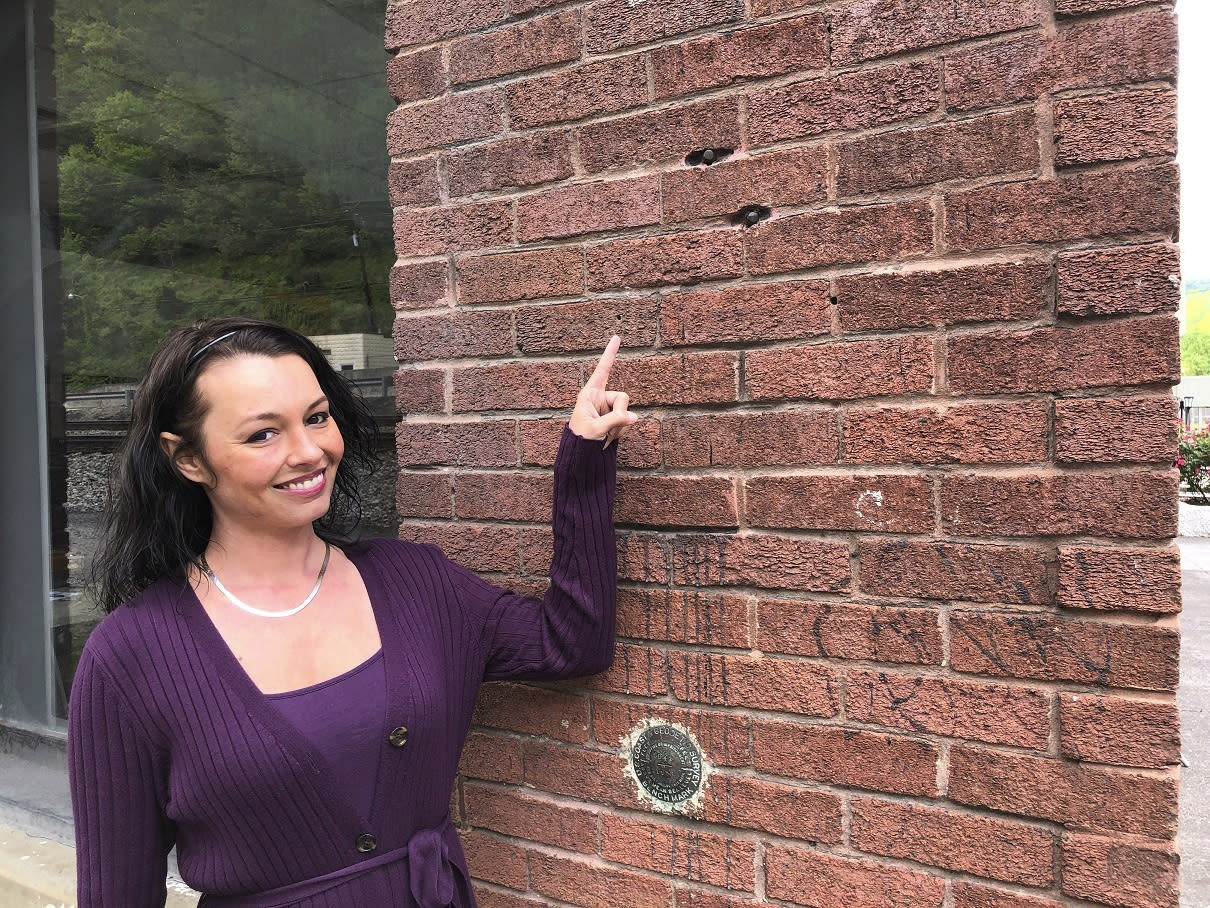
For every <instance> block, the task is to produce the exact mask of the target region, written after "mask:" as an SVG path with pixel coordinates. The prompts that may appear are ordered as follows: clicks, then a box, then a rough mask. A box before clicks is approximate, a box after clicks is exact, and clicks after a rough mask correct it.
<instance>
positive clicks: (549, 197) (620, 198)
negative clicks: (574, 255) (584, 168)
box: [517, 176, 660, 243]
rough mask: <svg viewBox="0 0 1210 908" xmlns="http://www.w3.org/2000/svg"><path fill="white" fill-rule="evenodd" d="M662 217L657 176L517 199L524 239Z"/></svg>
mask: <svg viewBox="0 0 1210 908" xmlns="http://www.w3.org/2000/svg"><path fill="white" fill-rule="evenodd" d="M659 221H660V189H659V177H656V176H644V177H638V178H636V179H632V180H608V181H600V182H596V183H581V184H577V185H574V186H561V187H559V188H557V189H548V190H546V191H545V192H539V193H535V194H533V195H527V196H523V197H522V198H521V199H520V200H519V201H518V202H517V237H518V239H519V240H520V241H521V242H523V243H527V242H532V241H534V240H543V239H561V238H563V237H568V236H575V235H577V234H581V233H599V232H601V231H606V230H622V229H625V228H627V227H642V226H644V225H646V224H658V223H659Z"/></svg>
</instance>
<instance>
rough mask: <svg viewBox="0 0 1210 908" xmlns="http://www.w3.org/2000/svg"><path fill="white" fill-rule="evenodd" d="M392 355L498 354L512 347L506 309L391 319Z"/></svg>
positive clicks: (423, 357) (415, 357) (409, 357)
mask: <svg viewBox="0 0 1210 908" xmlns="http://www.w3.org/2000/svg"><path fill="white" fill-rule="evenodd" d="M394 334H395V358H396V359H397V360H399V361H400V362H408V361H411V360H431V359H458V358H461V357H481V356H501V355H503V354H507V353H511V352H512V350H513V325H512V317H511V316H510V315H509V313H507V312H503V311H500V310H493V311H490V312H454V313H451V314H449V315H413V316H401V317H400V318H397V319H395V326H394Z"/></svg>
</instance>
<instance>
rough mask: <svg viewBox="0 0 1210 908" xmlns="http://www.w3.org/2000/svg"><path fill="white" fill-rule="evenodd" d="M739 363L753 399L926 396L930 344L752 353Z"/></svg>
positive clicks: (906, 340) (908, 341) (898, 341)
mask: <svg viewBox="0 0 1210 908" xmlns="http://www.w3.org/2000/svg"><path fill="white" fill-rule="evenodd" d="M745 363H746V366H747V386H748V393H749V394H750V395H751V397H752V399H753V400H787V399H788V400H812V399H814V400H845V399H852V398H860V397H877V396H880V395H884V394H910V393H912V392H919V393H926V394H927V393H929V392H930V391H931V390H932V386H933V345H932V341H931V340H930V339H929V338H926V337H897V338H893V339H889V340H875V341H854V342H851V343H825V344H815V345H812V346H807V347H792V348H789V349H784V350H753V351H751V352H749V353H747V354H746V356H745Z"/></svg>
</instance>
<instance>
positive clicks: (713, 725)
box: [592, 697, 752, 766]
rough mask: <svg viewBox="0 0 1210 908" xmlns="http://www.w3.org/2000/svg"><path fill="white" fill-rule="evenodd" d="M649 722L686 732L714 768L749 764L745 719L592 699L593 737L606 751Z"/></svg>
mask: <svg viewBox="0 0 1210 908" xmlns="http://www.w3.org/2000/svg"><path fill="white" fill-rule="evenodd" d="M648 720H658V721H661V722H675V723H676V724H678V725H681V726H683V727H684V728H687V729H688V730H689V731H690V733H692V735H693V736H694V737H695V738H696V739H697V741H698V743H699V744H700V745H701V746H702V752H703V755H704V756H705V758H706V759H707V760H708V761H709V762H710V763H712V764H713V765H715V766H749V765H751V763H752V746H751V744H750V742H749V736H750V734H751V724H752V723H751V720H750V719H748V717H747V716H743V715H738V714H735V713H730V712H720V711H718V710H706V709H695V708H689V707H671V706H665V705H663V704H658V703H650V702H637V701H634V700H612V699H606V698H603V697H594V698H593V704H592V730H593V737H594V738H596V740H597V741H599V742H600V743H602V744H604V745H605V746H607V747H617V746H618V745H619V744H621V743H622V740H623V739H624V738H626V737H627V736H628V735H629V734H631V732H633V731H634V729H635V728H636V727H638V725H639V723H641V722H645V721H648Z"/></svg>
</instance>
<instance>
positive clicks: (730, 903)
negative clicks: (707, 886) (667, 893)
mask: <svg viewBox="0 0 1210 908" xmlns="http://www.w3.org/2000/svg"><path fill="white" fill-rule="evenodd" d="M674 889H675V890H676V903H677V906H678V908H752V906H753V904H754V903H753V902H749V901H745V900H742V899H735V898H731V897H729V896H725V895H719V894H718V893H716V892H706V891H704V890H700V889H688V888H682V887H680V886H676V887H674Z"/></svg>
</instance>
